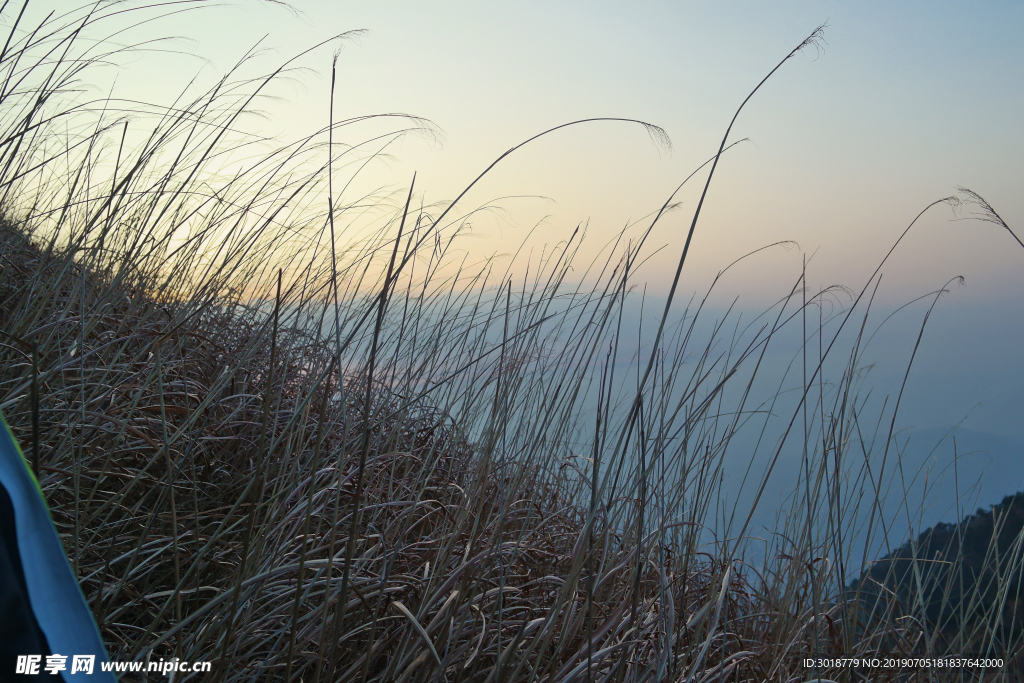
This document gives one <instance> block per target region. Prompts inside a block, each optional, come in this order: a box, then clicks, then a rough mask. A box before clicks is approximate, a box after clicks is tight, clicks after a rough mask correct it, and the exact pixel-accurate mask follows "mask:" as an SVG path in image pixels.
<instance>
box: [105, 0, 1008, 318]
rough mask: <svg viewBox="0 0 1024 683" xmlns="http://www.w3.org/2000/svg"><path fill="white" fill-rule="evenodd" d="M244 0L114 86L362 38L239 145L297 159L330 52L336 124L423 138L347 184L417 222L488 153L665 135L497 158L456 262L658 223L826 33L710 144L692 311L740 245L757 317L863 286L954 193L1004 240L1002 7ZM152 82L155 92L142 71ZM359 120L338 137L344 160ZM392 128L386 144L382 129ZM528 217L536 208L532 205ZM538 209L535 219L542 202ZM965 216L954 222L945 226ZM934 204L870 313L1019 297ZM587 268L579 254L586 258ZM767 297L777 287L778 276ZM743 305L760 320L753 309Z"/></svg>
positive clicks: (980, 246) (656, 277) (596, 238)
mask: <svg viewBox="0 0 1024 683" xmlns="http://www.w3.org/2000/svg"><path fill="white" fill-rule="evenodd" d="M294 9H295V12H289V11H288V10H287V9H284V8H282V7H279V6H275V5H271V4H264V3H258V2H252V3H240V4H235V5H228V6H224V7H218V8H207V9H202V10H199V11H196V12H189V13H186V14H182V15H179V16H176V17H169V18H168V19H167V20H166V21H162V22H160V23H159V24H153V25H152V27H151V28H150V30H151V32H152V33H153V35H154V36H160V37H166V36H172V35H174V36H181V37H182V40H180V41H177V42H175V43H174V45H175V47H176V48H177V49H180V50H182V51H186V52H191V53H193V54H195V55H200V56H202V57H203V58H204V59H205V60H208V61H207V62H206V63H204V62H202V61H200V60H199V59H196V58H189V57H174V56H168V55H163V56H161V57H158V58H157V57H154V58H145V59H142V60H139V62H138V63H135V64H131V65H129V68H127V69H122V70H121V73H119V75H118V86H119V87H122V88H125V87H127V88H139V89H141V90H142V91H144V92H149V93H150V94H151V96H152V98H153V99H159V98H160V96H161V95H164V96H166V94H167V93H169V92H172V91H173V92H176V91H177V89H178V88H180V87H182V86H183V85H184V84H185V83H186V81H187V80H189V79H191V78H193V77H194V76H195V75H196V73H197V72H198V73H199V74H200V80H199V82H202V81H203V79H204V78H205V79H208V80H212V79H213V78H214V77H216V76H218V75H221V74H223V73H224V72H225V71H226V70H227V69H229V68H230V67H231V66H232V65H233V64H234V63H235V61H237V60H238V59H239V58H240V57H241V56H242V55H243V54H245V53H246V51H247V50H249V49H250V48H252V47H253V46H254V45H257V44H259V46H260V47H261V48H270V50H271V51H270V52H268V53H266V54H264V55H263V56H262V57H261V58H260V60H257V62H256V63H257V64H262V65H263V66H266V67H273V66H276V65H277V64H278V63H280V62H283V61H284V60H286V59H288V58H290V57H292V56H294V55H296V54H298V53H300V52H302V51H304V50H306V49H308V48H309V47H311V46H313V45H315V44H317V43H319V42H321V41H324V40H328V39H329V38H331V37H332V36H334V35H337V34H340V33H343V32H348V31H356V30H365V33H363V34H361V35H359V36H357V37H349V38H348V39H345V40H342V41H340V42H337V41H336V42H332V43H329V44H327V45H324V46H323V47H321V48H319V49H316V50H313V51H312V52H310V53H309V54H307V55H306V56H304V57H302V58H301V59H299V60H298V62H297V64H299V65H301V66H302V67H305V68H307V69H308V70H309V71H305V72H303V73H301V74H297V78H296V80H295V81H294V82H292V83H290V84H287V85H284V84H282V85H281V86H280V88H279V89H278V90H276V91H274V94H275V95H278V96H280V97H281V98H282V99H281V101H278V102H274V103H265V104H264V105H263V106H264V108H265V110H266V113H267V118H266V119H265V120H262V121H258V122H255V123H254V125H255V126H256V127H257V128H259V129H260V131H261V132H267V133H274V134H277V135H280V136H281V137H282V139H289V138H291V139H294V138H295V137H299V136H302V135H307V134H310V133H312V132H313V131H315V130H317V129H319V128H321V127H323V126H324V125H326V123H327V120H328V105H329V100H330V94H329V93H330V64H331V58H332V53H333V52H334V51H335V50H337V49H338V47H342V49H341V52H340V54H339V57H338V62H337V93H336V96H335V118H336V119H341V118H346V117H350V116H358V115H365V114H374V113H385V112H402V113H407V114H412V115H416V116H420V117H424V118H426V119H429V120H430V121H431V122H432V123H433V124H435V125H436V126H437V127H438V129H439V130H440V131H441V133H442V135H441V137H440V138H439V139H432V138H429V137H427V136H408V137H405V138H403V139H402V140H400V141H399V142H398V143H396V144H394V145H392V146H391V147H390V148H389V149H388V152H389V153H391V154H392V155H393V156H394V159H393V160H392V161H390V162H388V163H386V164H385V163H380V164H378V165H376V166H374V167H373V168H371V169H369V170H368V171H366V172H365V173H366V182H367V185H368V186H369V185H373V186H376V185H389V186H393V187H394V188H399V187H405V186H407V185H408V182H409V179H410V178H411V177H412V174H413V172H414V171H415V172H417V174H418V176H417V186H418V188H419V189H420V190H421V191H423V192H424V193H425V195H426V197H427V199H428V200H446V199H451V198H453V197H454V196H455V195H457V194H458V192H459V191H461V189H462V188H463V187H465V186H466V185H467V184H468V183H469V182H470V181H471V180H472V179H473V178H475V177H476V175H477V174H478V173H479V172H480V171H482V170H483V169H484V168H486V167H487V165H489V164H490V163H491V162H492V161H493V160H494V159H495V158H497V156H499V155H500V154H501V153H503V152H504V151H505V150H507V149H509V148H510V147H512V146H514V145H516V144H518V143H520V142H522V141H524V140H526V139H527V138H529V137H531V136H533V135H535V134H537V133H539V132H541V131H543V130H546V129H548V128H550V127H553V126H556V125H559V124H562V123H566V122H569V121H573V120H578V119H583V118H591V117H622V118H632V119H639V120H642V121H646V122H649V123H652V124H655V125H658V126H661V127H662V128H664V129H665V131H666V132H667V133H668V135H669V136H670V138H671V140H672V149H671V150H670V151H666V150H664V149H660V148H659V147H658V146H657V145H655V144H653V143H652V140H651V139H650V137H649V136H648V135H647V133H646V132H645V131H644V129H643V128H642V127H640V126H637V125H631V124H627V123H619V122H614V123H613V122H600V123H591V124H586V125H581V126H577V127H573V128H569V129H565V130H562V131H559V132H557V133H555V134H552V135H549V136H546V137H545V138H542V139H540V140H538V141H535V142H533V143H531V144H530V145H529V146H527V147H525V148H523V149H522V150H520V151H518V152H517V153H516V154H514V155H512V156H510V157H508V158H507V159H506V160H504V161H503V162H502V163H501V164H500V165H499V166H498V167H497V168H496V169H495V170H494V171H492V172H491V173H490V174H489V175H488V176H487V177H486V178H485V179H484V180H483V181H482V182H481V183H480V184H478V185H477V186H476V187H475V188H474V189H473V190H472V191H471V192H470V194H469V195H468V196H467V197H466V199H465V200H464V202H465V206H466V209H467V210H469V209H472V208H475V207H477V206H480V205H483V204H485V203H488V202H491V201H493V200H496V199H498V198H501V197H508V196H517V197H520V198H517V199H506V200H503V201H500V202H499V203H500V205H501V206H502V207H503V208H505V209H506V210H507V212H508V213H507V214H506V215H504V216H503V217H502V218H500V219H499V218H494V219H491V220H489V221H488V220H487V219H481V220H478V221H477V222H476V223H475V225H474V237H473V239H471V240H469V241H468V242H467V244H466V248H467V249H469V250H474V251H476V252H479V253H481V254H483V253H488V254H489V253H494V252H499V253H501V252H511V251H513V250H514V249H515V248H516V247H518V246H519V245H520V243H521V242H522V241H523V239H524V238H525V236H526V235H527V233H528V232H529V230H530V228H532V227H534V226H536V225H538V224H540V225H541V226H542V228H543V229H541V230H539V231H537V232H536V234H535V235H534V237H533V238H531V244H532V243H537V244H542V243H553V242H556V241H558V240H560V239H565V238H567V237H568V235H570V234H571V232H572V230H573V228H575V227H576V226H577V225H578V224H580V223H583V222H589V227H588V244H590V245H592V247H593V249H594V250H596V249H597V248H599V247H602V246H604V245H605V244H606V242H607V240H608V239H610V238H611V237H612V236H613V235H615V234H617V233H618V231H619V230H620V229H621V228H622V227H623V226H624V225H625V224H626V223H628V222H630V221H634V220H637V219H639V218H642V217H643V216H646V215H648V214H650V213H651V212H653V211H655V210H656V209H657V208H658V207H659V206H660V205H661V204H662V203H663V202H664V201H665V200H666V199H667V197H669V196H670V195H671V193H672V191H673V190H674V189H675V187H676V186H677V185H678V184H679V183H680V182H681V181H682V180H683V179H684V178H685V177H686V176H687V175H689V173H690V172H692V171H693V170H694V169H695V168H697V167H698V166H699V165H700V164H701V163H703V162H704V161H705V160H707V159H708V158H710V157H711V156H712V155H713V154H714V153H715V151H716V150H717V147H718V144H719V143H720V142H721V139H722V136H723V134H724V133H725V129H726V127H727V125H728V123H729V121H730V119H731V117H732V115H733V114H734V113H735V110H736V108H737V107H738V106H739V104H740V103H741V102H742V101H743V99H744V98H745V97H746V95H747V94H748V93H749V92H750V91H751V90H752V89H753V87H754V86H755V85H756V84H757V83H758V82H759V81H760V80H761V79H762V78H763V77H764V76H765V75H766V74H767V73H768V72H769V71H770V70H771V69H772V68H773V67H774V66H775V65H776V64H777V63H778V62H779V61H780V60H781V59H782V58H783V57H784V56H785V55H786V54H788V53H789V51H790V50H792V49H793V48H794V47H795V46H796V45H798V44H799V43H800V42H801V41H802V40H803V39H804V38H805V37H806V36H807V35H808V34H810V33H811V31H813V30H814V29H815V28H816V27H817V26H819V25H820V24H822V23H826V22H827V24H828V26H827V28H826V29H825V33H824V42H823V43H822V44H821V46H820V49H815V48H809V49H807V50H806V51H804V52H802V53H800V54H798V55H796V56H795V57H794V58H793V59H791V60H790V61H789V62H787V63H786V64H785V65H784V66H783V67H782V68H781V69H780V70H779V71H778V72H776V73H775V74H774V75H773V76H772V78H771V79H769V80H768V82H767V83H766V84H765V85H764V86H763V87H762V88H761V89H760V91H759V92H758V93H757V94H756V95H755V96H754V97H753V98H752V99H751V100H750V102H749V103H748V105H747V106H746V107H745V108H744V110H743V111H742V113H741V114H740V116H739V118H738V120H737V122H736V124H735V126H734V128H733V130H732V133H731V135H730V141H735V140H739V139H742V138H749V142H746V143H743V144H741V145H739V146H737V147H736V148H734V149H733V150H731V151H730V152H729V153H728V154H727V155H725V156H724V157H723V160H722V162H721V163H720V164H719V166H718V169H717V170H716V175H715V180H714V182H713V184H712V186H711V190H710V191H709V194H708V197H707V200H706V202H705V205H704V208H703V209H702V214H701V215H702V217H701V221H700V223H699V224H698V229H697V233H696V236H695V241H694V245H693V254H692V256H691V257H690V265H689V267H688V268H687V271H686V273H687V275H686V277H688V278H689V279H688V280H686V279H685V278H684V281H685V284H688V285H690V288H691V289H699V288H701V287H702V286H704V285H706V283H707V282H708V280H709V278H710V277H712V276H713V275H714V274H715V273H716V272H717V271H718V270H720V269H721V268H722V267H724V266H725V265H727V264H728V263H730V262H731V261H732V260H734V259H735V258H737V257H738V256H741V255H743V254H745V253H747V252H749V251H752V250H753V249H756V248H758V247H762V246H765V245H767V244H771V243H773V242H777V241H781V240H794V241H795V242H797V243H798V244H799V246H800V249H794V250H790V251H786V250H773V251H769V252H767V253H766V254H764V255H762V256H759V257H757V258H755V259H752V260H751V261H750V262H749V263H748V264H747V265H746V266H745V267H744V268H743V269H741V270H740V271H739V272H738V273H737V275H736V276H735V278H736V280H735V287H736V290H737V293H742V292H746V293H747V294H748V296H750V297H755V298H756V296H757V295H758V293H759V292H762V291H763V289H764V288H763V284H764V283H765V282H766V281H769V280H779V281H780V282H782V281H785V282H787V283H788V282H789V281H790V280H791V278H792V276H793V275H795V274H798V273H799V269H800V267H801V266H800V264H801V260H802V257H803V254H807V255H808V256H809V258H810V266H809V268H808V279H809V281H811V282H812V283H813V282H814V281H815V280H817V281H819V282H820V283H821V284H823V285H828V284H834V283H842V284H847V285H850V286H854V285H858V284H861V283H862V282H863V281H864V280H865V279H866V277H867V275H868V274H870V272H871V271H873V270H874V267H875V266H876V265H877V263H878V261H879V259H880V258H881V257H882V255H884V253H885V252H886V251H887V250H888V249H889V247H890V246H891V244H892V242H893V241H894V240H895V238H896V237H897V236H898V235H899V233H900V232H901V231H902V230H903V229H904V228H905V227H906V225H908V224H909V223H910V221H912V220H913V218H914V217H915V216H916V215H917V214H918V213H919V212H920V211H921V210H922V209H923V208H924V207H926V206H927V205H928V204H930V203H931V202H933V201H935V200H936V199H940V198H942V197H946V196H949V195H951V194H955V193H956V189H957V186H965V187H968V188H970V189H972V190H974V191H976V192H978V193H979V194H981V195H982V196H983V197H985V198H986V199H987V200H988V201H989V202H990V203H991V204H992V206H993V207H995V208H996V210H997V211H998V212H999V213H1000V215H1002V216H1003V218H1004V219H1005V220H1006V221H1007V223H1009V224H1010V226H1011V227H1013V226H1018V233H1019V234H1020V233H1024V193H1021V192H1020V181H1021V178H1024V131H1022V129H1021V127H1020V126H1019V123H1018V121H1017V118H1018V117H1019V112H1021V111H1024V43H1022V42H1021V41H1019V40H1018V37H1019V36H1020V35H1022V29H1024V3H1021V2H991V3H984V4H976V5H972V6H971V7H970V8H965V6H963V5H962V4H954V3H928V4H924V3H899V4H898V5H897V4H893V3H884V2H855V3H843V2H785V3H757V2H714V3H712V2H706V3H697V2H689V3H687V2H629V3H625V2H560V3H552V2H519V3H455V2H447V3H413V2H388V3H371V2H331V3H324V2H295V3H294ZM154 72H158V73H159V78H156V79H154V78H153V77H152V76H153V73H154ZM375 125H377V124H372V123H371V124H367V125H364V126H362V127H359V126H354V127H351V128H346V129H345V131H344V132H343V133H341V135H342V136H343V138H344V141H349V142H360V141H362V140H363V139H368V138H369V137H371V136H372V135H373V134H374V133H376V132H379V131H380V130H382V129H381V128H380V127H379V125H377V127H374V126H375ZM391 125H392V127H394V124H391ZM703 178H704V176H698V177H697V178H695V179H694V180H693V181H691V182H690V184H688V185H687V186H686V187H685V188H684V190H683V191H682V192H681V193H680V194H679V196H678V197H677V200H682V202H683V204H682V206H681V207H680V208H679V209H678V210H676V211H675V212H673V213H672V214H670V215H669V216H668V217H666V218H663V219H662V221H661V222H660V223H659V226H658V227H657V228H656V229H655V232H654V233H653V237H652V241H651V242H650V244H651V245H652V246H655V247H661V246H665V247H666V248H665V249H664V250H663V251H662V252H661V253H660V254H658V255H657V256H656V257H655V258H653V259H652V260H651V261H649V262H648V264H647V266H646V268H647V270H646V271H645V273H644V275H645V276H646V277H647V278H648V279H649V281H650V282H651V283H652V285H653V286H655V287H657V286H659V285H661V286H662V287H664V286H665V283H666V282H667V280H668V279H669V276H670V273H671V272H672V271H673V270H674V266H675V263H676V261H677V260H678V254H679V249H680V246H681V241H682V240H681V235H683V234H685V231H686V229H687V228H688V227H689V223H690V220H691V218H692V212H693V209H694V208H695V206H696V204H697V200H698V198H699V190H700V188H701V187H702V184H703V183H702V182H700V181H703ZM529 197H535V198H532V199H531V198H529ZM540 197H544V198H547V199H541V198H540ZM967 214H969V212H965V213H964V214H961V216H960V217H961V218H962V217H963V216H964V215H967ZM952 217H953V214H952V213H951V211H950V210H949V209H948V208H946V207H945V206H944V205H943V206H940V207H937V208H934V209H932V210H931V211H930V212H929V213H928V214H926V216H925V217H924V219H922V221H921V222H919V223H918V226H917V227H916V228H915V230H914V231H912V232H911V234H910V235H908V238H907V240H906V241H905V242H904V243H903V245H902V247H901V249H900V250H898V251H897V252H896V253H895V254H894V256H893V258H892V259H891V261H890V263H889V267H888V268H887V269H886V275H885V278H886V283H887V286H886V288H884V290H883V296H886V297H889V298H890V300H891V301H892V302H893V303H896V302H899V301H903V300H909V299H911V298H913V297H915V296H918V295H920V294H923V293H925V292H927V291H931V290H933V289H936V288H938V287H940V286H941V285H942V284H943V283H945V282H946V281H947V280H949V279H950V278H951V277H953V276H956V275H964V276H965V277H966V279H967V287H966V288H964V289H963V290H962V291H960V292H958V293H957V294H956V297H953V298H957V299H959V300H960V302H961V303H962V304H963V305H969V304H970V303H972V302H975V301H993V300H1000V301H1007V300H1008V301H1015V300H1017V299H1018V298H1019V297H1018V292H1020V291H1021V286H1022V285H1024V277H1022V275H1021V274H1022V273H1024V269H1022V268H1021V265H1022V263H1024V250H1019V247H1016V248H1014V247H1015V244H1014V243H1013V241H1012V239H1011V238H1010V236H1009V235H1007V234H1005V232H1001V231H999V230H997V229H995V228H994V226H992V225H989V224H984V223H979V222H977V221H951V220H950V219H951V218H952ZM584 253H590V252H587V251H585V252H584ZM780 276H781V279H780ZM751 303H752V305H753V304H755V303H757V302H755V301H751Z"/></svg>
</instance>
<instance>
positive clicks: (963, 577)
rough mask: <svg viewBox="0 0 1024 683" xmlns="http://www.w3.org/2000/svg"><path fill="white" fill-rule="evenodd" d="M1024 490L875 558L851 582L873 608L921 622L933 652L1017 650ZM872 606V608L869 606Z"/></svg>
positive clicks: (1023, 613) (1023, 626) (1022, 630)
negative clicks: (889, 608) (891, 605)
mask: <svg viewBox="0 0 1024 683" xmlns="http://www.w3.org/2000/svg"><path fill="white" fill-rule="evenodd" d="M1022 530H1024V491H1021V492H1018V493H1015V494H1013V495H1010V496H1006V497H1005V498H1003V500H1002V502H1000V503H998V504H996V505H994V506H992V507H991V508H989V509H988V510H983V509H981V508H978V510H977V511H976V512H975V513H974V514H973V515H968V516H967V517H965V518H964V519H963V520H961V521H960V522H957V523H952V524H948V523H940V524H936V525H935V526H934V527H932V528H930V529H928V530H927V531H925V532H923V533H921V534H920V535H919V536H918V537H917V538H916V539H914V540H912V541H908V542H907V543H905V544H904V545H902V546H901V547H900V548H898V549H897V550H896V551H894V552H893V553H891V554H890V555H887V556H886V557H884V558H883V559H881V560H879V561H877V562H875V563H873V564H872V565H871V567H870V568H869V569H868V570H867V571H866V572H864V573H863V574H862V575H861V577H860V579H859V580H856V581H854V582H853V584H851V586H850V591H851V593H850V594H851V596H852V595H854V594H856V592H857V591H858V588H859V592H860V596H861V599H862V600H864V601H865V603H866V604H869V605H870V604H874V605H875V607H876V609H878V608H879V606H880V605H881V604H883V603H887V602H891V601H892V600H893V599H895V601H896V602H898V603H899V608H898V610H897V611H898V612H900V613H902V614H904V615H908V616H912V617H915V618H917V619H921V620H923V621H924V622H925V623H927V627H928V629H929V632H930V633H934V638H933V639H932V642H933V643H934V645H935V646H934V647H932V648H929V649H930V650H931V651H932V652H933V653H935V654H938V653H940V652H947V653H950V654H958V653H970V654H989V655H991V656H1012V655H1013V654H1014V653H1017V652H1018V651H1019V650H1020V649H1021V647H1020V646H1021V642H1022V635H1024V583H1022V579H1024V574H1022V571H1021V567H1022V564H1024V562H1022V554H1024V553H1022V551H1024V547H1022V538H1021V532H1022ZM869 611H870V610H869Z"/></svg>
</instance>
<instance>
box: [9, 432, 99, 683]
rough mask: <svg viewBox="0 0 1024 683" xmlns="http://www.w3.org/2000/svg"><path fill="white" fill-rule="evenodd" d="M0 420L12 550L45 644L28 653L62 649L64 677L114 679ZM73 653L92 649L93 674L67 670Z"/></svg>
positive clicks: (31, 480) (45, 513)
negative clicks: (14, 545) (14, 544)
mask: <svg viewBox="0 0 1024 683" xmlns="http://www.w3.org/2000/svg"><path fill="white" fill-rule="evenodd" d="M0 422H2V423H3V429H0V486H3V488H4V490H5V491H6V493H7V495H8V497H9V498H10V502H11V508H13V512H14V530H15V535H16V537H17V555H13V554H11V555H13V556H14V557H16V558H20V562H21V570H22V571H21V574H22V576H24V580H25V587H26V588H27V591H28V603H29V604H30V605H31V608H32V613H33V614H34V615H35V619H36V623H38V625H39V628H40V629H41V630H42V632H43V634H45V638H46V642H47V644H48V645H49V649H50V652H39V653H32V654H41V655H47V654H60V655H66V656H67V660H66V665H67V669H66V670H65V671H63V672H62V674H61V675H62V676H63V678H64V680H65V681H68V682H69V683H86V682H92V683H96V682H102V683H114V681H115V680H116V679H115V677H114V674H112V673H110V672H103V671H101V670H100V669H101V666H100V665H101V663H102V662H106V661H108V659H107V652H106V649H105V648H104V647H103V640H102V639H101V638H100V634H99V629H98V628H96V622H95V620H93V617H92V612H90V611H89V606H88V605H87V604H86V602H85V596H84V595H82V590H81V588H80V587H79V586H78V580H77V579H76V578H75V575H74V573H73V572H72V571H71V566H70V565H69V564H68V560H67V556H65V554H64V548H63V546H61V543H60V538H59V537H58V536H57V530H56V529H55V528H54V526H53V521H52V520H51V519H50V513H49V510H48V509H47V507H46V501H45V500H44V499H43V497H42V494H41V493H40V491H39V485H38V484H37V483H36V481H35V477H34V476H33V475H32V473H31V471H30V470H29V469H28V466H27V464H26V463H25V458H24V457H23V456H22V454H21V449H20V448H18V444H17V442H16V441H15V440H14V437H13V435H12V434H11V430H10V428H9V427H8V426H7V422H6V421H4V420H3V416H2V415H0ZM0 618H3V615H0ZM26 654H29V653H26ZM73 655H95V657H96V662H95V666H94V668H93V673H92V675H88V674H85V673H81V672H79V673H76V674H74V675H72V674H71V662H72V656H73ZM43 661H44V662H45V656H44V657H43ZM13 674H14V672H13V670H12V671H3V672H0V678H3V679H4V680H7V679H6V678H4V677H5V676H6V677H11V678H18V677H17V676H14V675H13Z"/></svg>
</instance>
